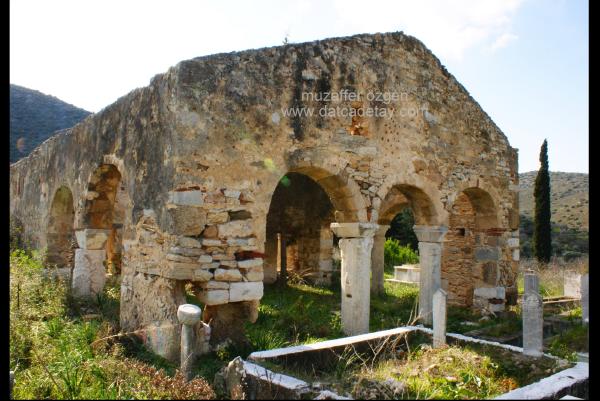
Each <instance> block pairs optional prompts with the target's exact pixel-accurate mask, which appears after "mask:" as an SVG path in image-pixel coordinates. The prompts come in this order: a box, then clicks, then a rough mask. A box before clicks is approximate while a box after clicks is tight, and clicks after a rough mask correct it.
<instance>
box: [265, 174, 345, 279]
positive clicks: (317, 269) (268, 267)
mask: <svg viewBox="0 0 600 401" xmlns="http://www.w3.org/2000/svg"><path fill="white" fill-rule="evenodd" d="M325 182H326V183H327V182H328V181H325ZM342 193H343V192H342ZM348 202H349V201H348V200H347V199H344V198H341V200H340V198H338V199H337V202H336V203H335V204H334V201H333V199H331V197H330V196H329V194H328V193H327V191H326V190H325V188H323V186H322V185H321V184H320V183H319V182H318V181H316V180H315V179H313V178H312V177H310V176H309V175H307V174H303V173H300V172H298V171H290V172H288V173H287V174H285V175H284V176H283V177H282V178H281V180H280V181H279V183H278V185H277V187H276V188H275V190H274V191H273V195H272V196H271V202H270V204H269V211H268V213H267V217H266V228H265V231H266V235H265V261H264V274H265V282H274V281H275V280H276V279H277V277H278V271H279V270H280V269H281V263H283V262H285V263H286V266H287V269H288V270H289V271H291V270H295V271H296V272H302V273H303V275H306V277H307V278H309V279H310V280H311V281H312V282H314V283H317V284H325V283H329V282H330V280H331V272H332V268H333V266H332V251H333V241H334V236H333V233H332V231H331V229H330V225H331V223H332V222H333V221H335V212H336V208H337V207H347V206H348V205H349V203H348ZM335 205H337V206H335ZM345 210H352V209H345ZM338 212H339V211H338ZM338 216H339V215H338ZM283 252H285V258H283V257H282V258H281V259H285V260H280V258H279V256H278V255H279V254H280V253H281V255H284V253H283Z"/></svg>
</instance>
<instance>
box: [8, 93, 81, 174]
mask: <svg viewBox="0 0 600 401" xmlns="http://www.w3.org/2000/svg"><path fill="white" fill-rule="evenodd" d="M89 114H90V112H89V111H86V110H83V109H80V108H78V107H75V106H73V105H71V104H68V103H65V102H63V101H62V100H60V99H58V98H56V97H54V96H49V95H45V94H43V93H41V92H38V91H36V90H32V89H27V88H24V87H22V86H18V85H12V84H11V85H10V162H11V163H14V162H16V161H18V160H19V159H21V158H23V157H25V156H27V155H28V154H29V153H30V152H31V151H32V150H33V149H35V147H36V146H38V145H39V144H40V143H42V142H44V141H45V140H46V139H48V138H49V137H50V136H52V134H53V133H54V132H55V131H58V130H61V129H65V128H70V127H72V126H74V125H75V124H77V123H78V122H79V121H81V120H83V119H84V118H85V117H86V116H88V115H89Z"/></svg>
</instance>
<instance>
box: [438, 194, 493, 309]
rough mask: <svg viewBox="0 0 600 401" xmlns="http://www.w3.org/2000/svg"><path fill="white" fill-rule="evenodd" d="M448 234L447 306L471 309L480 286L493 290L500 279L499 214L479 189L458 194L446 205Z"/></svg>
mask: <svg viewBox="0 0 600 401" xmlns="http://www.w3.org/2000/svg"><path fill="white" fill-rule="evenodd" d="M449 213H450V214H449V223H448V234H447V235H446V241H445V243H444V250H443V255H442V282H443V283H444V284H445V285H446V286H447V290H448V302H449V304H454V305H459V306H471V305H473V294H474V290H475V288H477V287H479V286H482V285H484V286H496V285H497V281H498V276H499V269H498V260H499V258H500V254H501V251H500V250H499V249H498V245H499V243H498V242H499V240H498V234H499V232H498V226H499V220H498V210H497V208H496V203H495V202H494V200H493V197H492V196H491V195H490V193H489V192H487V191H486V190H484V189H482V188H480V187H467V188H465V189H462V190H460V192H458V194H457V195H456V196H455V198H454V201H453V202H452V204H451V205H449Z"/></svg>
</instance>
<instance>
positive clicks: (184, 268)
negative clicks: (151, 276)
mask: <svg viewBox="0 0 600 401" xmlns="http://www.w3.org/2000/svg"><path fill="white" fill-rule="evenodd" d="M199 268H200V264H199V263H182V262H171V261H169V262H168V264H167V266H165V267H164V268H163V270H162V272H161V276H163V277H165V278H170V279H174V280H193V279H194V271H195V270H196V269H199Z"/></svg>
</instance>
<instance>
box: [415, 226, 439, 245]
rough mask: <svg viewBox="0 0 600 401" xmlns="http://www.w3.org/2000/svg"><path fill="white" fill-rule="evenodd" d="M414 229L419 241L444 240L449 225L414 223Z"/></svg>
mask: <svg viewBox="0 0 600 401" xmlns="http://www.w3.org/2000/svg"><path fill="white" fill-rule="evenodd" d="M413 230H414V232H415V235H416V236H417V239H418V240H419V242H442V241H443V240H444V236H445V235H446V233H447V232H448V227H446V226H420V225H414V226H413Z"/></svg>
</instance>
